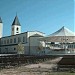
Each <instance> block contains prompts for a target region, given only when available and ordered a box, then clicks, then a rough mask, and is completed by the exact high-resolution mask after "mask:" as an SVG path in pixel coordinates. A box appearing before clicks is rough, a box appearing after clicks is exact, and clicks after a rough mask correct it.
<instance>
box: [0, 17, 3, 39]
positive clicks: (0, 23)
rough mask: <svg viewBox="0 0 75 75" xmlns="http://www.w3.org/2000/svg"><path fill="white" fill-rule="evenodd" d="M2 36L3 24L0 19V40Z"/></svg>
mask: <svg viewBox="0 0 75 75" xmlns="http://www.w3.org/2000/svg"><path fill="white" fill-rule="evenodd" d="M2 34H3V22H2V19H1V17H0V38H1V37H2Z"/></svg>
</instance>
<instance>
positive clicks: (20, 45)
mask: <svg viewBox="0 0 75 75" xmlns="http://www.w3.org/2000/svg"><path fill="white" fill-rule="evenodd" d="M17 52H18V54H24V45H23V44H22V43H21V42H20V43H19V44H18V45H17Z"/></svg>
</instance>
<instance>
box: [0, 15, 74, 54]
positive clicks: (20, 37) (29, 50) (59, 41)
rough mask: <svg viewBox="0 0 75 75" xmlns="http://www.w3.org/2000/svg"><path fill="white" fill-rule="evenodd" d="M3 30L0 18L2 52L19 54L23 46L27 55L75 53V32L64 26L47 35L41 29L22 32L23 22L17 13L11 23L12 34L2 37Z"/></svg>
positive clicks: (0, 50)
mask: <svg viewBox="0 0 75 75" xmlns="http://www.w3.org/2000/svg"><path fill="white" fill-rule="evenodd" d="M2 31H3V22H2V20H1V18H0V53H1V54H17V53H18V51H19V49H20V48H21V47H23V54H25V55H43V54H46V55H48V54H49V55H58V54H59V55H62V54H63V55H64V54H72V55H73V54H75V34H74V32H72V31H71V30H69V29H68V28H66V27H64V26H63V27H62V28H60V29H59V30H57V31H56V32H54V33H52V34H51V35H49V36H45V34H44V33H43V32H40V31H27V32H23V33H22V32H21V24H20V22H19V19H18V17H17V15H16V16H15V18H14V21H13V23H12V25H11V35H10V36H5V37H2ZM18 46H20V47H18ZM20 50H21V49H20Z"/></svg>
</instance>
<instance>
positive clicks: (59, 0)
mask: <svg viewBox="0 0 75 75" xmlns="http://www.w3.org/2000/svg"><path fill="white" fill-rule="evenodd" d="M74 3H75V0H0V17H1V18H2V21H3V36H9V35H11V25H12V22H13V20H14V18H15V16H16V13H17V16H18V19H19V21H20V24H21V27H22V32H26V31H35V30H37V31H40V32H43V33H45V34H46V35H49V34H52V33H54V32H55V31H57V30H58V29H60V28H61V27H62V26H65V27H67V28H69V29H70V30H72V31H74V28H75V27H74V22H75V19H74V11H75V10H74V7H75V6H74Z"/></svg>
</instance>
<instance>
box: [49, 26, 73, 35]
mask: <svg viewBox="0 0 75 75" xmlns="http://www.w3.org/2000/svg"><path fill="white" fill-rule="evenodd" d="M49 36H74V32H72V31H71V30H69V29H68V28H66V27H64V26H63V27H62V28H61V29H59V30H58V31H56V32H54V33H52V34H51V35H49Z"/></svg>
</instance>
